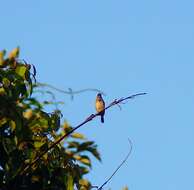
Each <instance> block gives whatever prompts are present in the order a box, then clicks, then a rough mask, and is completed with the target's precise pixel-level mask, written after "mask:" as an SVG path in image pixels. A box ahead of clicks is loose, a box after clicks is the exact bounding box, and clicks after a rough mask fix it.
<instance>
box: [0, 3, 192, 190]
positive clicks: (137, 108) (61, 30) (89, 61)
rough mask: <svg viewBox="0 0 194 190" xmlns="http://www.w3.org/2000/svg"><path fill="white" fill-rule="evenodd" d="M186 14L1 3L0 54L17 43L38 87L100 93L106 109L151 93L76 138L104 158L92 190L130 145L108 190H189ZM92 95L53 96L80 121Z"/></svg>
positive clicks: (159, 7) (167, 9) (178, 6)
mask: <svg viewBox="0 0 194 190" xmlns="http://www.w3.org/2000/svg"><path fill="white" fill-rule="evenodd" d="M193 8H194V1H192V0H185V1H180V0H176V1H175V0H157V1H154V0H146V1H144V0H138V1H132V0H82V1H65V0H64V1H48V0H41V1H38V0H33V1H26V0H20V1H10V0H7V1H1V11H0V18H1V31H0V48H1V49H4V48H6V49H7V50H11V49H12V48H14V47H16V46H18V45H19V46H20V47H21V57H22V58H24V59H26V60H27V61H29V62H30V63H33V64H34V65H35V66H36V67H37V70H38V74H37V78H38V80H39V81H40V82H47V83H50V84H52V85H54V86H56V87H59V88H62V89H67V88H68V87H71V88H72V89H74V90H79V89H83V88H88V87H91V88H98V89H101V90H103V91H104V92H105V93H106V94H107V96H106V97H105V100H106V102H110V101H111V100H112V99H114V98H117V97H123V96H127V95H128V94H133V93H137V92H147V93H148V95H146V96H143V97H139V98H137V99H135V100H132V101H129V102H128V104H125V105H123V109H122V110H121V111H120V110H119V109H118V108H113V109H111V110H109V111H108V113H106V117H105V123H104V124H103V125H102V124H101V123H100V122H99V119H97V121H93V122H91V123H89V124H88V125H86V126H84V127H83V128H81V129H80V130H79V132H83V133H86V134H87V136H88V138H89V139H93V140H95V141H96V143H97V144H98V145H99V150H100V152H101V154H102V159H103V162H102V164H100V163H98V162H97V161H94V167H93V170H92V172H91V174H90V175H89V176H88V177H89V178H90V179H91V180H92V182H93V183H94V184H96V185H100V184H101V183H103V182H104V180H105V178H107V177H108V176H109V175H110V174H111V173H112V171H113V170H114V169H115V167H116V166H117V165H118V164H119V163H120V161H121V160H122V159H123V157H124V156H125V154H126V152H127V150H128V144H127V138H128V137H129V138H130V139H131V140H132V141H133V146H134V147H133V152H132V155H131V157H130V159H129V160H128V162H127V164H126V165H125V166H124V167H123V168H122V169H121V170H120V171H119V172H118V173H117V175H116V176H115V177H114V178H113V179H112V181H111V183H109V184H108V185H107V186H106V188H108V187H111V188H112V189H113V190H117V189H121V187H122V186H124V185H128V187H129V189H130V190H142V189H144V190H148V189H149V190H155V189H157V190H164V189H165V190H182V189H194V182H193V174H194V106H193V102H194V101H193V100H194V74H193V73H194V11H193ZM95 95H96V94H95V93H94V92H87V93H83V94H79V95H77V96H76V97H75V100H74V101H70V98H69V97H68V96H64V95H59V99H60V100H63V101H65V103H66V104H65V105H64V106H63V113H64V117H65V118H66V119H67V120H68V121H69V122H70V123H71V124H72V125H76V124H78V123H80V121H82V119H83V118H85V117H86V116H87V115H88V114H89V113H91V112H93V111H94V105H93V104H94V99H95Z"/></svg>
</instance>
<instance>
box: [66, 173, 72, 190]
mask: <svg viewBox="0 0 194 190" xmlns="http://www.w3.org/2000/svg"><path fill="white" fill-rule="evenodd" d="M67 190H73V177H72V176H71V175H70V174H69V175H68V179H67Z"/></svg>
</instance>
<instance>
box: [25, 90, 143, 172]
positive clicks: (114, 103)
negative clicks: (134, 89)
mask: <svg viewBox="0 0 194 190" xmlns="http://www.w3.org/2000/svg"><path fill="white" fill-rule="evenodd" d="M145 94H146V93H138V94H134V95H131V96H128V97H126V98H120V99H119V100H116V99H115V100H114V101H113V102H112V103H110V104H109V105H108V106H107V107H106V108H104V110H107V109H109V108H110V107H112V106H114V105H117V104H120V103H121V102H123V101H125V100H127V99H132V98H134V97H136V96H140V95H145ZM104 110H102V111H104ZM99 114H100V113H95V114H91V115H90V116H89V117H87V118H86V119H85V120H84V121H83V122H82V123H80V124H79V125H77V126H76V127H74V128H73V129H72V130H71V131H69V132H68V133H66V134H65V135H63V136H62V137H61V138H59V139H58V140H57V141H55V142H54V143H53V144H52V145H51V146H50V147H48V148H47V149H46V150H45V151H43V152H42V153H41V154H40V155H39V156H37V157H36V159H35V160H33V161H32V162H31V163H30V164H28V165H27V166H26V167H25V168H24V169H23V170H22V172H21V173H22V174H24V173H26V172H27V171H28V169H29V168H31V167H32V166H33V165H34V164H35V163H36V162H38V161H39V160H40V159H41V158H42V157H43V156H44V155H45V154H46V153H47V152H48V151H49V150H51V149H52V148H53V147H55V146H56V145H57V144H59V143H60V142H61V141H62V140H63V139H64V138H66V137H68V136H69V135H71V134H72V133H73V132H74V131H75V130H77V129H79V128H80V127H81V126H82V125H84V124H86V123H88V122H89V121H91V120H93V119H94V118H95V117H97V116H98V115H99Z"/></svg>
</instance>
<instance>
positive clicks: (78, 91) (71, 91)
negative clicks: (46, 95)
mask: <svg viewBox="0 0 194 190" xmlns="http://www.w3.org/2000/svg"><path fill="white" fill-rule="evenodd" d="M37 86H40V87H48V88H51V89H53V90H56V91H58V92H60V93H63V94H68V95H70V96H71V99H73V97H74V95H75V94H79V93H82V92H86V91H94V92H98V93H101V94H103V95H105V93H104V92H102V91H101V90H98V89H95V88H86V89H82V90H77V91H73V90H72V88H68V90H67V91H65V90H62V89H59V88H56V87H54V86H52V85H50V84H46V83H37Z"/></svg>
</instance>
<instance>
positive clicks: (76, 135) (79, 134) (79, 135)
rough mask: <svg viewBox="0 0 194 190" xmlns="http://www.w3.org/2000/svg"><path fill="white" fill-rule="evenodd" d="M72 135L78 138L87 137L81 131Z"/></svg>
mask: <svg viewBox="0 0 194 190" xmlns="http://www.w3.org/2000/svg"><path fill="white" fill-rule="evenodd" d="M71 137H73V138H76V139H85V136H84V135H83V134H81V133H73V134H72V135H71Z"/></svg>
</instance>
